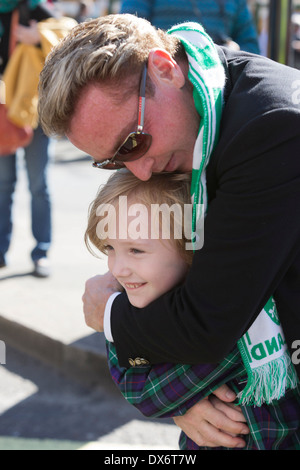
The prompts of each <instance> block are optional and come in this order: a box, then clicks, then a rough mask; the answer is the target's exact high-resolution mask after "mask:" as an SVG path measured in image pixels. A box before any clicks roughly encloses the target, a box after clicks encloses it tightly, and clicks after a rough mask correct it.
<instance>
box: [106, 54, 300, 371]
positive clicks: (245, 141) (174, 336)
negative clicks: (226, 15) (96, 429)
mask: <svg viewBox="0 0 300 470" xmlns="http://www.w3.org/2000/svg"><path fill="white" fill-rule="evenodd" d="M218 50H219V54H220V57H221V60H222V62H223V64H224V66H225V69H226V74H227V82H226V90H225V108H224V112H223V117H222V124H221V134H220V139H219V143H218V145H217V148H216V150H215V151H214V153H213V155H212V157H211V161H210V163H209V166H208V168H207V188H208V196H209V208H208V214H207V217H206V220H205V231H204V247H203V248H202V249H201V250H200V251H198V252H196V254H195V256H194V261H193V265H192V268H191V270H190V272H189V274H188V276H187V279H186V282H185V283H184V285H182V286H180V287H177V288H175V289H173V290H172V291H171V292H170V293H167V294H166V295H164V296H163V297H161V298H160V299H158V300H156V301H154V302H153V303H152V304H150V305H149V306H148V307H146V308H144V309H137V308H134V307H132V306H131V305H130V304H129V302H128V299H127V297H126V295H125V294H122V295H119V296H118V297H117V298H116V300H115V301H114V303H113V307H112V317H111V326H112V335H113V338H114V341H115V345H116V348H117V353H118V358H119V362H120V365H122V366H125V367H128V366H129V363H128V359H129V358H136V357H142V358H145V359H147V360H149V361H150V363H159V362H171V363H184V364H201V363H217V362H219V361H221V360H222V359H223V358H224V357H225V356H226V355H227V354H228V353H229V352H230V350H231V349H233V347H234V346H235V345H236V343H237V341H238V339H239V338H240V337H241V336H242V335H243V334H244V333H245V332H246V331H247V329H248V328H249V326H250V325H251V324H252V322H253V321H254V320H255V318H256V317H257V315H258V314H259V312H260V311H261V309H262V308H263V307H264V305H265V304H266V302H267V300H268V299H269V298H270V297H271V296H272V295H274V298H275V300H276V303H277V308H278V312H279V316H280V319H281V322H282V325H283V329H284V333H285V337H286V341H287V343H288V346H289V348H290V352H291V354H292V355H293V360H294V363H295V365H296V367H297V370H298V375H299V376H300V367H299V365H298V363H299V362H300V104H299V103H300V72H299V71H297V70H295V69H291V68H289V67H285V66H282V65H279V64H277V63H275V62H272V61H270V60H268V59H266V58H264V57H260V56H255V55H251V54H247V53H243V52H240V53H233V52H230V51H228V50H226V49H223V48H219V49H218ZM297 351H298V352H297Z"/></svg>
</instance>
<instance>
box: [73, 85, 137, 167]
mask: <svg viewBox="0 0 300 470" xmlns="http://www.w3.org/2000/svg"><path fill="white" fill-rule="evenodd" d="M128 101H129V100H128ZM128 101H126V102H125V103H119V104H118V103H117V101H116V100H115V99H114V98H113V97H112V93H111V90H109V91H108V89H107V87H104V88H102V87H100V86H97V85H95V84H89V85H87V86H86V87H85V89H84V90H83V91H82V93H81V95H80V97H79V99H78V101H77V104H76V107H75V111H74V114H73V117H72V119H71V122H70V126H69V131H68V132H67V137H68V138H69V140H70V141H71V142H72V143H73V144H74V145H75V146H76V147H78V148H79V149H81V150H83V151H85V152H87V153H88V154H89V155H91V156H92V157H94V158H95V159H97V160H98V159H99V160H101V158H102V159H106V158H110V157H112V156H113V154H114V153H115V151H116V150H117V149H118V147H119V146H120V145H121V144H122V142H123V140H124V139H125V138H126V136H127V135H128V134H129V133H130V132H131V131H132V130H133V129H134V126H136V125H137V109H136V106H135V105H134V103H135V101H136V102H137V97H132V101H133V103H132V105H131V104H130V105H129V104H128ZM100 154H101V155H100Z"/></svg>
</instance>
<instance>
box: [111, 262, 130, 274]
mask: <svg viewBox="0 0 300 470" xmlns="http://www.w3.org/2000/svg"><path fill="white" fill-rule="evenodd" d="M111 272H112V274H113V275H114V276H115V277H116V278H122V277H126V276H129V275H130V273H131V270H130V268H129V266H128V262H126V260H125V259H123V258H118V259H115V261H114V264H113V266H112V270H111Z"/></svg>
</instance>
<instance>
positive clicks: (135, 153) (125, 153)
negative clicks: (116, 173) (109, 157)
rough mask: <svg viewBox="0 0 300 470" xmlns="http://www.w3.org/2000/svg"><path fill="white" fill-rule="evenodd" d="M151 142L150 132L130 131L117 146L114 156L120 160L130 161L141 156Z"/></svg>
mask: <svg viewBox="0 0 300 470" xmlns="http://www.w3.org/2000/svg"><path fill="white" fill-rule="evenodd" d="M151 142H152V137H151V135H150V134H142V133H132V134H130V135H129V136H128V137H127V139H126V141H125V142H124V144H123V145H122V146H121V147H120V148H119V150H118V152H117V154H116V156H115V158H116V160H119V161H121V162H123V161H124V162H132V161H134V160H137V159H138V158H141V157H142V156H143V155H145V153H146V152H147V151H148V150H149V148H150V145H151Z"/></svg>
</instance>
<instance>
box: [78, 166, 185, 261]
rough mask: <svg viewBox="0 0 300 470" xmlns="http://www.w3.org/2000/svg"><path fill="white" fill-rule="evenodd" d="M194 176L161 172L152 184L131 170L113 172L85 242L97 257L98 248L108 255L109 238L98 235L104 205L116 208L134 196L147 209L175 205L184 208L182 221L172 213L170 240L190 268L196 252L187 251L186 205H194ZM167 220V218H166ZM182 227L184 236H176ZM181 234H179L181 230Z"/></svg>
mask: <svg viewBox="0 0 300 470" xmlns="http://www.w3.org/2000/svg"><path fill="white" fill-rule="evenodd" d="M190 187H191V175H190V174H187V173H185V174H179V173H159V174H158V173H157V174H154V175H152V177H151V178H150V179H149V180H148V181H141V180H139V179H138V178H137V177H136V176H134V175H133V174H132V173H131V172H129V171H128V170H127V169H122V170H119V171H116V172H115V173H113V175H112V176H111V177H110V178H109V180H108V181H107V183H106V184H105V185H104V186H102V187H101V188H100V190H99V192H98V194H97V196H96V199H95V200H94V201H93V202H92V204H91V205H90V209H89V216H88V227H87V230H86V233H85V243H86V246H87V248H88V249H89V251H90V252H91V253H92V254H93V255H95V254H96V253H95V250H94V247H95V248H96V249H97V250H99V251H100V252H102V253H105V254H106V242H105V238H102V237H101V236H99V232H98V233H97V226H98V223H99V221H100V216H99V215H97V209H98V208H99V206H101V205H103V204H110V205H112V206H114V207H115V208H117V207H118V205H119V198H120V196H127V197H130V196H133V197H134V201H135V203H141V204H144V205H145V206H146V207H147V208H149V207H151V205H152V204H157V205H162V204H166V205H167V206H168V207H169V208H171V207H172V206H173V205H174V204H176V205H178V206H180V208H181V215H182V216H181V217H180V219H181V220H175V219H176V217H175V216H174V213H173V212H172V211H169V212H168V215H169V221H170V231H169V233H170V239H171V240H172V241H174V243H175V246H176V248H177V249H178V250H179V252H180V253H181V255H182V257H183V258H184V260H185V261H186V262H187V263H188V264H189V265H190V264H191V262H192V256H193V253H192V251H189V250H186V248H185V247H186V243H187V242H188V241H190V240H189V239H188V238H187V237H186V233H185V229H184V223H185V221H184V211H185V205H187V204H189V205H190V204H191V197H190ZM162 217H163V216H162ZM175 225H176V228H178V226H179V227H180V228H179V230H180V231H181V237H178V238H177V237H176V239H175V238H174V236H172V234H174V231H175ZM177 233H178V231H177Z"/></svg>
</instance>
